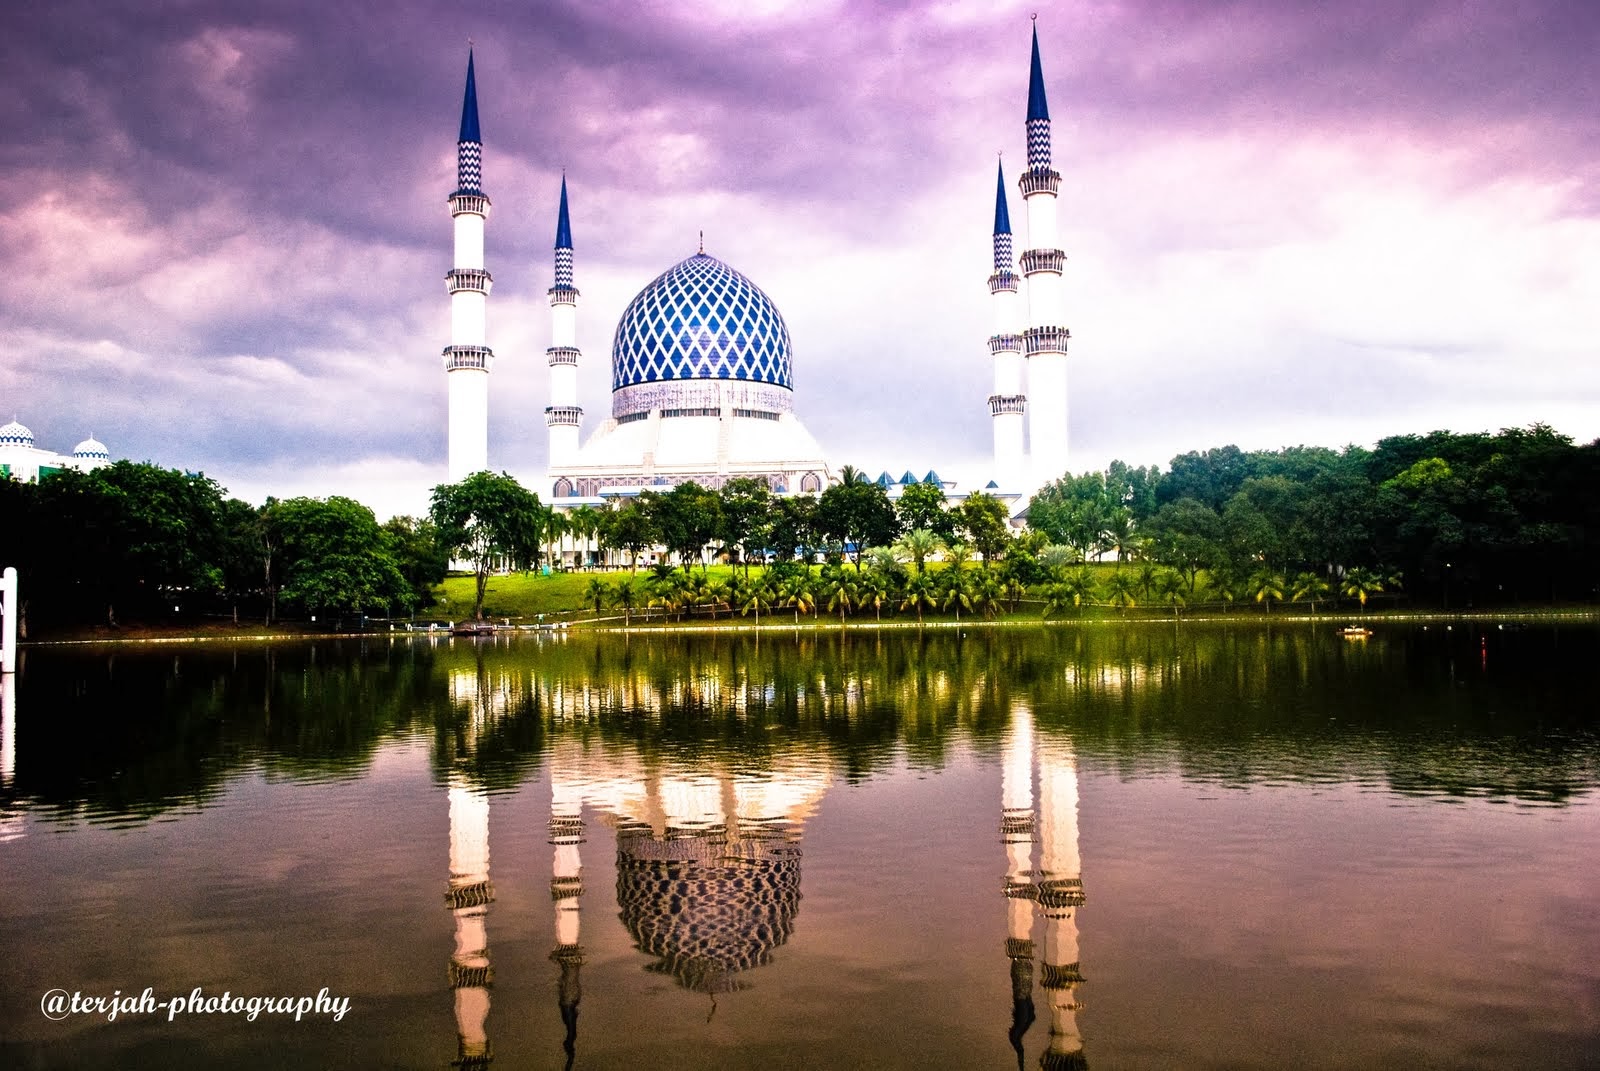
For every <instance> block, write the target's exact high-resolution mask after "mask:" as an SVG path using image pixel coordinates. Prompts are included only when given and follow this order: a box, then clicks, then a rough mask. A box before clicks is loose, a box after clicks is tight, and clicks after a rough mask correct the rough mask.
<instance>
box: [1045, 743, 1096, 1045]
mask: <svg viewBox="0 0 1600 1071" xmlns="http://www.w3.org/2000/svg"><path fill="white" fill-rule="evenodd" d="M1039 812H1040V840H1041V841H1042V849H1041V856H1040V860H1039V886H1038V896H1037V900H1038V904H1039V913H1040V914H1041V915H1043V916H1044V964H1043V969H1042V971H1041V972H1040V979H1039V981H1040V983H1041V984H1042V985H1043V986H1044V990H1045V993H1046V994H1047V999H1048V1000H1049V1002H1050V1046H1049V1048H1048V1049H1046V1050H1045V1053H1044V1056H1043V1057H1041V1058H1040V1066H1041V1067H1043V1068H1045V1069H1046V1071H1063V1069H1067V1068H1074V1069H1075V1068H1082V1067H1087V1066H1088V1063H1087V1061H1086V1060H1085V1058H1084V1055H1083V1035H1082V1034H1081V1033H1079V1031H1078V1010H1079V1008H1080V1007H1082V1005H1080V1004H1079V1003H1078V987H1079V986H1080V985H1082V984H1083V974H1082V972H1081V970H1080V968H1079V965H1078V922H1077V918H1076V916H1077V911H1078V908H1080V907H1082V906H1083V879H1082V877H1081V876H1080V875H1081V871H1082V865H1081V863H1080V862H1079V858H1078V767H1077V760H1076V757H1075V756H1074V754H1073V751H1072V745H1071V743H1070V742H1068V741H1065V740H1052V741H1050V743H1049V745H1048V746H1047V747H1045V748H1044V749H1042V754H1041V755H1040V761H1039Z"/></svg>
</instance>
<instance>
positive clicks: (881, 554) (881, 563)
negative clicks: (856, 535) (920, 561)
mask: <svg viewBox="0 0 1600 1071" xmlns="http://www.w3.org/2000/svg"><path fill="white" fill-rule="evenodd" d="M867 570H868V571H869V572H873V573H877V574H879V575H880V576H883V577H886V578H887V577H896V576H899V575H900V574H901V573H903V572H905V567H904V566H902V565H901V564H900V559H899V558H897V557H895V554H894V548H893V547H869V548H868V549H867Z"/></svg>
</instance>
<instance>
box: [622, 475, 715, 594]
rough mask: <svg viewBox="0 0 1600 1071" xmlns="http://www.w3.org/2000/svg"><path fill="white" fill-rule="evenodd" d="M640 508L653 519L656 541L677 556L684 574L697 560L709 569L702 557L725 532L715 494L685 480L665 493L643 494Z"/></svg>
mask: <svg viewBox="0 0 1600 1071" xmlns="http://www.w3.org/2000/svg"><path fill="white" fill-rule="evenodd" d="M639 508H641V509H643V510H644V511H645V514H646V516H648V517H649V518H650V527H651V528H652V529H653V530H654V532H655V535H656V539H657V541H658V542H660V543H661V544H662V545H663V546H665V547H666V548H667V549H668V550H670V551H672V552H673V553H674V554H676V555H677V556H678V561H679V563H680V564H682V566H683V568H684V571H685V572H687V571H688V569H689V567H690V566H691V565H692V564H693V563H694V562H696V561H699V562H700V567H701V571H702V572H703V571H704V570H705V568H706V563H705V561H704V559H703V557H702V555H703V553H704V551H705V548H706V544H708V543H710V542H712V541H713V540H715V539H716V538H717V536H718V534H719V532H720V531H721V529H722V524H723V519H722V501H721V499H719V498H718V497H717V493H716V492H715V491H708V490H706V489H705V488H704V487H701V486H700V485H699V484H697V483H694V482H693V481H690V480H685V481H683V482H682V483H680V484H678V486H676V487H674V488H673V489H672V490H671V491H668V492H667V493H666V494H662V493H661V492H659V491H642V492H640V494H639Z"/></svg>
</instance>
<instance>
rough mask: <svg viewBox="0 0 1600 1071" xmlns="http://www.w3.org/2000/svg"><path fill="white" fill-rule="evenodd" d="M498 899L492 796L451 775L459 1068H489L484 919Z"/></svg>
mask: <svg viewBox="0 0 1600 1071" xmlns="http://www.w3.org/2000/svg"><path fill="white" fill-rule="evenodd" d="M493 902H494V886H493V885H491V884H489V794H488V792H486V791H484V790H482V789H474V788H472V787H470V786H468V785H467V784H466V782H465V781H463V780H461V779H460V778H458V777H455V776H452V777H451V778H450V884H449V887H448V888H447V890H446V891H445V903H446V904H447V905H448V906H449V908H450V914H451V915H453V916H454V918H455V930H456V933H455V938H456V941H455V950H454V951H453V952H451V953H450V989H451V990H452V991H453V992H454V994H455V1012H456V1044H457V1058H456V1061H455V1062H454V1063H453V1064H452V1065H451V1066H452V1067H457V1068H486V1067H488V1066H489V1061H490V1059H491V1055H490V1052H489V1033H488V1030H487V1028H486V1026H485V1023H486V1022H487V1021H488V1018H489V985H490V983H491V982H492V981H493V979H494V972H493V970H491V968H490V966H489V936H488V930H487V928H486V926H485V917H486V916H487V915H488V913H489V905H490V904H491V903H493Z"/></svg>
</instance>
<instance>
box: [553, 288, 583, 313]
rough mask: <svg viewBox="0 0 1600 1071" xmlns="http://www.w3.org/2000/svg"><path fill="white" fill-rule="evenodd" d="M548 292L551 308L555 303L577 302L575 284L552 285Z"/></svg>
mask: <svg viewBox="0 0 1600 1071" xmlns="http://www.w3.org/2000/svg"><path fill="white" fill-rule="evenodd" d="M548 293H549V294H550V305H551V307H552V308H554V307H555V306H557V305H576V304H577V303H578V288H577V287H575V286H552V287H551V288H550V289H549V291H548Z"/></svg>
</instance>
